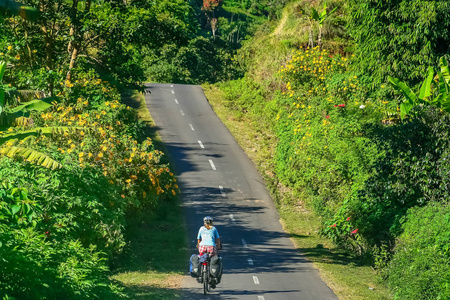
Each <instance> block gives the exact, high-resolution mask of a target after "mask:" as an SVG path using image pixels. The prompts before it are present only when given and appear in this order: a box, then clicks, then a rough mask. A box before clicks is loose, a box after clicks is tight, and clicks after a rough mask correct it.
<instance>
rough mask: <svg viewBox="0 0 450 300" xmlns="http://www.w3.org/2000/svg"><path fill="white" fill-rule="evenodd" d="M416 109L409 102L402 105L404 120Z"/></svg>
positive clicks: (401, 113)
mask: <svg viewBox="0 0 450 300" xmlns="http://www.w3.org/2000/svg"><path fill="white" fill-rule="evenodd" d="M413 107H414V105H412V104H411V103H409V102H404V103H402V104H400V117H401V118H402V119H404V118H405V117H406V115H408V114H409V112H410V110H411V109H412V108H413Z"/></svg>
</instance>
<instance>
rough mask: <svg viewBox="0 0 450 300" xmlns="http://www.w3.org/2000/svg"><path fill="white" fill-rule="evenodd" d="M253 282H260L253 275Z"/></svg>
mask: <svg viewBox="0 0 450 300" xmlns="http://www.w3.org/2000/svg"><path fill="white" fill-rule="evenodd" d="M253 282H255V284H259V279H258V277H256V276H253Z"/></svg>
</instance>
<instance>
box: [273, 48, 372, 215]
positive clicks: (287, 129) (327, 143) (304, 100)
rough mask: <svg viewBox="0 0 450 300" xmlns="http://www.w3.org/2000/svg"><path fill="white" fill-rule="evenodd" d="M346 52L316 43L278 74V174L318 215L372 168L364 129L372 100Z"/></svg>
mask: <svg viewBox="0 0 450 300" xmlns="http://www.w3.org/2000/svg"><path fill="white" fill-rule="evenodd" d="M347 64H348V61H347V59H346V58H343V57H340V56H338V55H337V56H335V55H331V54H329V53H328V52H327V51H326V50H324V51H320V50H319V49H318V48H314V49H305V50H299V51H297V52H295V53H294V54H293V56H292V58H291V60H290V61H289V62H287V64H286V66H284V67H283V68H282V71H281V74H282V76H283V79H284V80H285V81H286V82H287V83H286V87H285V91H284V92H283V94H284V96H282V95H280V96H279V98H278V103H279V104H280V107H282V109H281V110H280V113H279V115H278V122H277V126H276V128H277V135H278V137H279V143H278V145H277V152H276V157H275V159H276V168H277V169H276V170H277V175H278V176H279V178H280V179H281V180H282V181H283V183H284V184H286V185H288V186H290V187H292V188H294V190H295V191H296V192H297V193H298V195H300V196H301V198H302V199H304V200H306V202H307V203H308V204H309V205H310V206H311V207H312V208H314V210H315V211H316V212H318V213H319V214H320V215H322V216H326V217H327V218H328V217H330V216H332V215H333V214H334V213H335V212H336V210H337V209H338V208H339V206H340V205H341V203H342V201H343V200H344V198H345V197H346V196H347V194H348V193H349V192H350V190H351V187H352V185H353V184H359V183H361V182H363V181H364V180H365V179H366V178H367V176H368V174H370V172H371V167H372V165H373V162H374V160H375V159H376V157H377V149H376V147H375V145H374V144H373V143H371V141H370V139H368V138H367V137H366V136H365V134H364V128H365V124H366V123H368V122H371V121H373V120H376V119H377V118H378V115H377V113H376V111H377V110H376V106H375V105H374V103H372V102H370V101H367V100H366V99H365V98H364V97H363V93H362V91H361V90H360V87H359V82H358V76H357V75H355V74H354V73H352V72H349V71H347V68H348V65H347Z"/></svg>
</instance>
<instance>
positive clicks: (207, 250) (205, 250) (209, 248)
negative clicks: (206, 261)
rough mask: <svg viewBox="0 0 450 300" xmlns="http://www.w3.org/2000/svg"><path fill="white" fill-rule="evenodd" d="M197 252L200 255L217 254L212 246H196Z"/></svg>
mask: <svg viewBox="0 0 450 300" xmlns="http://www.w3.org/2000/svg"><path fill="white" fill-rule="evenodd" d="M198 252H199V253H200V254H202V253H209V254H211V256H214V255H216V254H217V249H216V247H214V246H201V245H200V246H198Z"/></svg>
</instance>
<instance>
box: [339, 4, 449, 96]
mask: <svg viewBox="0 0 450 300" xmlns="http://www.w3.org/2000/svg"><path fill="white" fill-rule="evenodd" d="M347 5H348V9H349V12H348V20H349V26H348V28H349V32H350V34H351V36H352V38H353V39H354V40H355V43H356V56H357V61H358V63H357V68H358V69H359V70H361V72H362V73H364V74H367V75H368V76H370V78H371V79H372V80H373V81H372V84H371V85H370V88H371V89H375V90H376V89H378V87H379V85H380V84H382V83H383V82H386V81H387V76H388V75H390V76H393V77H397V78H401V79H402V80H405V81H407V82H408V83H410V84H412V85H414V84H417V83H419V81H420V80H421V79H422V78H423V74H424V73H425V71H426V68H427V67H428V66H436V65H437V63H438V60H439V58H440V57H441V56H442V55H444V54H448V53H449V48H448V45H449V43H450V38H449V36H450V35H449V33H450V21H449V20H448V18H447V16H448V14H449V12H450V4H449V3H448V2H447V1H421V0H414V1H407V0H402V1H400V0H399V1H373V0H349V1H347Z"/></svg>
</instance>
